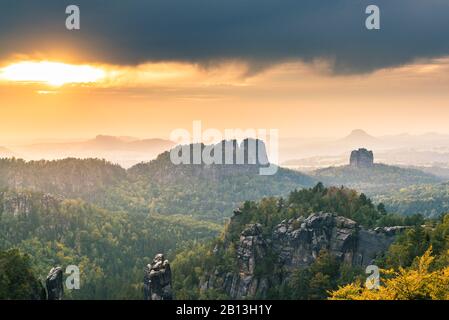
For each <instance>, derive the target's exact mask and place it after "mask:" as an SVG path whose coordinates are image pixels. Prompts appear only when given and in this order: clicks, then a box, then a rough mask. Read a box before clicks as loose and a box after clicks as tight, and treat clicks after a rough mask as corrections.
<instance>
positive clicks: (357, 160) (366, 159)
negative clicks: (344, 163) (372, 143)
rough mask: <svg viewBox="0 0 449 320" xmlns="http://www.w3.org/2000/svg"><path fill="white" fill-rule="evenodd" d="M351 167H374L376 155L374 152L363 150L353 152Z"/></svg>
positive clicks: (350, 161)
mask: <svg viewBox="0 0 449 320" xmlns="http://www.w3.org/2000/svg"><path fill="white" fill-rule="evenodd" d="M349 164H350V166H351V167H355V168H370V167H373V166H374V155H373V152H372V151H368V150H367V149H364V148H361V149H358V150H354V151H352V152H351V158H350V160H349Z"/></svg>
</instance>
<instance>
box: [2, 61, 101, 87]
mask: <svg viewBox="0 0 449 320" xmlns="http://www.w3.org/2000/svg"><path fill="white" fill-rule="evenodd" d="M105 75H106V73H105V71H104V70H102V69H101V68H98V67H93V66H89V65H71V64H66V63H61V62H51V61H39V62H34V61H24V62H18V63H14V64H11V65H8V66H6V67H4V68H2V69H0V78H2V79H5V80H7V81H15V82H38V83H46V84H48V85H50V86H56V87H58V86H62V85H64V84H68V83H93V82H98V81H100V80H101V79H103V78H104V77H105Z"/></svg>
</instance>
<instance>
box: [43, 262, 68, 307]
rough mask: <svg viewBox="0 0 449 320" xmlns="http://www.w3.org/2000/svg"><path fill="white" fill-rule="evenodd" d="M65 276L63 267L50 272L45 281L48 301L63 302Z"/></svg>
mask: <svg viewBox="0 0 449 320" xmlns="http://www.w3.org/2000/svg"><path fill="white" fill-rule="evenodd" d="M62 282H63V276H62V269H61V267H54V268H52V269H51V270H50V272H49V273H48V276H47V280H46V281H45V286H46V287H47V299H48V300H62V296H63V294H64V286H63V283H62Z"/></svg>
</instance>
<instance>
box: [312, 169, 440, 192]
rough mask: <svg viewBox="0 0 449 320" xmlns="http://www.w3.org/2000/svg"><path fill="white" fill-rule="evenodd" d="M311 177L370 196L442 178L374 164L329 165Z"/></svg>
mask: <svg viewBox="0 0 449 320" xmlns="http://www.w3.org/2000/svg"><path fill="white" fill-rule="evenodd" d="M312 177H314V178H315V179H316V180H317V181H321V182H323V183H324V184H325V185H329V186H346V187H348V188H353V189H356V190H358V191H360V192H364V193H366V194H368V195H370V196H374V195H377V194H385V193H389V192H391V191H394V190H398V189H400V188H404V187H408V186H411V185H418V184H431V183H438V182H441V181H442V179H441V178H438V177H437V176H434V175H432V174H430V173H425V172H423V171H420V170H417V169H409V168H401V167H395V166H389V165H385V164H374V166H372V167H369V168H357V167H352V166H341V167H330V168H325V169H319V170H316V171H314V172H313V174H312Z"/></svg>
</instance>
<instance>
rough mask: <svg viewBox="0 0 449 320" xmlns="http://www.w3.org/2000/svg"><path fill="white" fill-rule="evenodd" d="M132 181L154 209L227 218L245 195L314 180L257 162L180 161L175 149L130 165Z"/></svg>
mask: <svg viewBox="0 0 449 320" xmlns="http://www.w3.org/2000/svg"><path fill="white" fill-rule="evenodd" d="M128 173H129V175H130V179H131V180H132V183H131V185H132V186H133V187H139V188H141V189H140V190H135V191H133V192H134V194H142V195H144V198H145V199H146V200H147V201H148V202H149V207H150V211H155V212H158V213H183V214H189V215H193V216H199V217H202V218H206V219H212V220H216V219H222V218H223V217H229V216H231V215H232V210H233V209H234V208H235V207H236V206H237V205H238V204H239V203H241V202H243V201H245V200H258V199H260V198H262V197H265V196H285V195H287V194H288V192H289V191H290V190H293V189H300V188H304V187H309V186H312V185H313V184H314V183H315V181H314V179H312V178H310V177H309V176H307V175H305V174H302V173H300V172H296V171H293V170H288V169H284V168H278V171H277V173H276V174H275V175H272V176H262V175H260V174H259V170H258V166H257V165H244V164H243V165H236V164H234V165H204V164H201V165H174V164H173V163H172V162H171V161H170V153H169V152H164V153H163V154H161V155H159V156H158V158H157V159H156V160H153V161H151V162H149V163H142V164H138V165H136V166H134V167H132V168H130V169H129V170H128Z"/></svg>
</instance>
